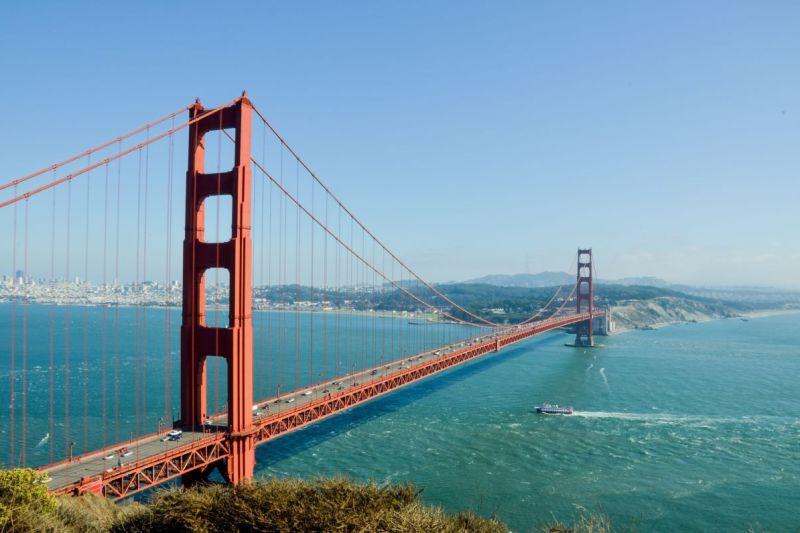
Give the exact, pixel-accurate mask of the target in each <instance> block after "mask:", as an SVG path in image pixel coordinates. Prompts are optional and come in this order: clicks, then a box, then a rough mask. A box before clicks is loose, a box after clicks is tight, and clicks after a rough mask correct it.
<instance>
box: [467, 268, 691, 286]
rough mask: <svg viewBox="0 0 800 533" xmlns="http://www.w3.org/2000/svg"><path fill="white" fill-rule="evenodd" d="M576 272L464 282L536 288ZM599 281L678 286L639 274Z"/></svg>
mask: <svg viewBox="0 0 800 533" xmlns="http://www.w3.org/2000/svg"><path fill="white" fill-rule="evenodd" d="M574 277H575V274H568V273H566V272H550V271H545V272H539V273H538V274H489V275H488V276H483V277H482V278H476V279H471V280H468V281H465V282H463V283H473V284H485V285H495V286H497V287H526V288H529V289H535V288H538V287H554V286H557V285H561V284H562V283H564V282H565V281H570V280H572V279H573V278H574ZM597 282H598V283H602V284H606V285H625V286H631V285H636V286H639V287H659V288H662V289H667V288H670V289H673V288H678V287H677V286H676V285H673V284H672V283H670V282H668V281H665V280H663V279H661V278H657V277H655V276H639V277H632V278H622V279H615V280H607V279H601V280H597Z"/></svg>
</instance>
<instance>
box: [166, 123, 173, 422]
mask: <svg viewBox="0 0 800 533" xmlns="http://www.w3.org/2000/svg"><path fill="white" fill-rule="evenodd" d="M172 127H173V128H174V127H175V118H174V117H173V119H172ZM174 152H175V138H174V137H173V136H172V134H170V135H169V141H168V147H167V222H166V227H165V228H164V233H165V235H166V246H165V248H166V252H165V253H166V256H167V257H166V266H165V276H164V277H165V280H164V281H165V284H166V295H167V301H166V304H165V306H164V307H165V310H164V343H165V345H164V423H165V424H170V427H172V426H171V423H172V187H173V166H174Z"/></svg>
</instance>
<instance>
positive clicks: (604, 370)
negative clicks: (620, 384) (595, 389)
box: [600, 368, 611, 392]
mask: <svg viewBox="0 0 800 533" xmlns="http://www.w3.org/2000/svg"><path fill="white" fill-rule="evenodd" d="M600 375H601V376H603V383H605V384H606V389H608V391H609V392H611V387H609V386H608V378H607V377H606V369H605V368H601V369H600Z"/></svg>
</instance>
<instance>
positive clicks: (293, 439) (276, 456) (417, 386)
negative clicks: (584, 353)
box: [256, 334, 560, 477]
mask: <svg viewBox="0 0 800 533" xmlns="http://www.w3.org/2000/svg"><path fill="white" fill-rule="evenodd" d="M554 340H558V341H559V342H560V334H551V335H547V334H546V335H544V336H542V337H539V338H534V339H531V340H529V341H527V342H523V343H521V344H518V345H516V346H513V347H511V348H506V349H505V350H504V351H501V352H499V353H497V354H494V355H488V356H487V355H484V356H482V357H480V358H478V359H477V360H475V361H471V362H469V363H465V364H463V365H459V366H458V367H456V368H453V369H450V370H447V371H445V372H443V373H441V374H439V375H436V376H431V377H428V378H426V379H423V380H421V381H419V382H417V383H414V384H411V385H407V386H406V387H403V388H401V389H399V390H397V391H395V392H391V393H389V394H387V395H385V396H382V397H379V398H376V399H374V400H371V401H369V402H367V403H365V404H363V405H359V406H356V407H353V408H351V409H348V410H346V411H343V412H341V413H339V414H337V415H334V416H332V417H330V418H327V419H325V420H322V421H321V422H317V423H315V424H313V425H311V426H307V427H305V428H302V429H300V430H297V431H294V432H292V433H289V434H288V435H284V436H281V437H278V438H276V439H275V440H273V441H270V442H267V443H265V444H263V445H261V446H259V447H258V448H256V473H257V474H258V473H259V472H260V471H262V470H264V469H265V468H267V467H269V466H271V465H273V464H275V463H278V462H280V461H282V460H284V459H287V458H289V457H292V456H293V455H296V454H297V453H299V452H302V451H305V450H307V449H309V448H313V447H315V446H317V445H319V444H322V443H323V442H325V441H327V440H329V439H331V438H334V437H336V436H339V435H341V434H343V433H346V432H347V431H349V430H350V429H352V428H353V427H356V426H360V425H362V424H365V423H367V422H370V421H372V420H375V419H378V418H381V417H383V416H385V415H387V414H390V413H393V412H395V411H397V410H399V409H401V408H403V407H406V406H408V405H411V404H413V403H414V402H416V401H418V400H420V399H422V398H425V397H426V396H430V395H431V394H433V393H435V392H438V391H440V390H442V389H446V388H447V387H450V386H451V385H453V384H455V383H459V382H461V381H464V380H467V379H469V378H472V377H474V376H476V375H478V374H481V373H483V372H485V371H487V370H489V369H491V368H494V367H496V366H497V365H500V364H503V363H504V362H506V361H509V360H512V359H516V358H518V357H521V356H522V355H524V354H526V353H527V352H529V351H531V349H535V348H536V347H538V346H543V345H547V344H552V343H553V342H554ZM257 477H258V476H257Z"/></svg>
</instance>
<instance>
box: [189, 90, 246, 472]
mask: <svg viewBox="0 0 800 533" xmlns="http://www.w3.org/2000/svg"><path fill="white" fill-rule="evenodd" d="M204 113H205V109H203V106H202V105H201V104H200V103H199V102H197V103H195V105H194V106H192V108H191V118H192V119H193V120H194V119H198V118H199V120H197V121H196V122H194V123H193V124H191V126H190V129H189V164H188V170H187V173H186V233H185V238H184V242H183V323H182V325H181V420H180V423H179V425H180V427H182V428H183V429H186V430H200V429H201V428H202V427H203V426H204V423H205V421H206V419H207V418H208V416H209V413H208V411H207V407H206V370H205V363H206V360H207V358H208V357H210V356H216V357H222V358H224V359H225V361H226V362H227V372H228V375H227V386H228V413H227V418H228V420H227V422H228V427H227V438H228V440H229V442H228V444H229V450H230V451H229V455H228V458H227V463H226V464H225V465H224V468H225V472H224V473H223V475H224V476H225V477H227V478H228V479H229V480H230V481H231V482H233V483H239V482H242V481H245V480H247V479H250V478H251V477H252V475H253V467H254V464H255V453H254V448H253V443H252V438H251V437H249V436H246V435H249V433H250V432H251V430H252V425H253V414H252V407H253V325H252V255H253V249H252V242H251V239H250V228H251V224H250V218H251V212H250V205H251V176H250V153H251V150H250V146H251V115H252V106H251V104H250V101H249V100H248V99H247V98H246V97H245V96H244V95H243V96H242V98H240V99H239V100H238V101H237V102H236V103H235V104H233V105H231V106H229V107H227V108H224V109H222V110H220V111H219V112H218V113H214V114H211V115H209V116H205V117H204V116H203V114H204ZM220 130H234V131H235V140H234V142H235V152H234V165H233V168H232V169H230V170H228V171H226V172H213V173H205V172H204V159H205V145H204V137H205V135H206V133H208V132H211V131H220ZM221 195H228V196H230V197H231V199H232V201H231V205H232V213H231V238H230V240H229V241H227V242H207V241H205V239H204V234H205V224H204V201H205V200H206V199H207V198H211V197H214V196H221ZM212 268H224V269H226V270H227V271H228V274H229V278H230V295H229V298H228V300H229V306H230V308H229V313H228V316H229V322H228V324H227V327H221V326H220V325H219V324H215V325H214V326H213V327H212V326H209V325H207V324H206V314H205V296H206V294H205V283H204V276H205V273H206V271H207V270H209V269H212ZM218 466H223V465H218ZM203 475H205V474H201V475H200V476H201V478H202V476H203ZM185 480H186V481H187V482H188V483H192V482H196V481H198V480H197V479H196V478H195V477H194V476H188V477H186V479H185Z"/></svg>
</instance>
